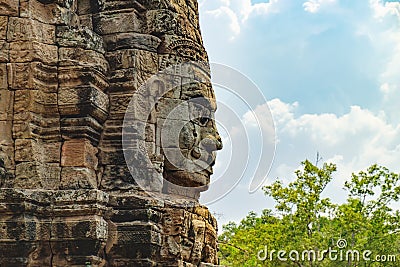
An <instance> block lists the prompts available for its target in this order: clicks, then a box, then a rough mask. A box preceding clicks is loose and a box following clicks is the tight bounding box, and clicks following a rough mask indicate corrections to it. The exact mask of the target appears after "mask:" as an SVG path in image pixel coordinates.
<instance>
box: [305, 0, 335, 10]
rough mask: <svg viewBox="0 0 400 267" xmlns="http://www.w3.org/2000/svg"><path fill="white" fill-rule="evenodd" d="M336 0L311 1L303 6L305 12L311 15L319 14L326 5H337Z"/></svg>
mask: <svg viewBox="0 0 400 267" xmlns="http://www.w3.org/2000/svg"><path fill="white" fill-rule="evenodd" d="M335 2H336V0H310V1H307V2H305V3H304V4H303V7H304V10H305V11H307V12H310V13H317V12H318V11H319V10H320V9H321V7H322V6H323V5H325V4H332V3H335Z"/></svg>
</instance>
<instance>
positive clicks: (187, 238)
mask: <svg viewBox="0 0 400 267" xmlns="http://www.w3.org/2000/svg"><path fill="white" fill-rule="evenodd" d="M198 20H199V15H198V4H197V1H196V0H0V188H1V189H0V233H1V234H0V266H6V267H9V266H32V267H33V266H37V267H39V266H214V265H215V264H218V259H217V232H216V229H217V224H216V220H215V219H214V217H213V216H212V215H211V214H210V212H209V211H208V209H207V208H205V207H203V206H201V205H199V203H198V198H199V195H200V192H202V191H205V190H207V186H208V184H209V181H210V175H211V174H212V166H213V165H214V162H215V152H216V151H217V150H219V149H221V148H222V144H221V139H220V137H219V135H218V132H217V129H216V126H215V121H214V119H213V114H214V112H215V109H216V102H215V96H214V92H213V89H212V86H211V82H210V71H209V66H208V58H207V54H206V52H205V50H204V47H203V43H202V38H201V33H200V29H199V21H198Z"/></svg>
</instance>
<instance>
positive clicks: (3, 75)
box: [0, 63, 8, 90]
mask: <svg viewBox="0 0 400 267" xmlns="http://www.w3.org/2000/svg"><path fill="white" fill-rule="evenodd" d="M7 89H8V79H7V66H6V64H1V63H0V90H7Z"/></svg>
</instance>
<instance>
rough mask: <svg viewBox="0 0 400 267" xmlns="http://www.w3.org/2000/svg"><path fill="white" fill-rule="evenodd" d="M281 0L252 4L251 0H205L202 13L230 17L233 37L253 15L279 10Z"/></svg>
mask: <svg viewBox="0 0 400 267" xmlns="http://www.w3.org/2000/svg"><path fill="white" fill-rule="evenodd" d="M278 2H279V0H270V1H269V2H265V3H256V4H252V3H251V0H217V1H216V0H204V1H202V2H200V8H201V12H200V14H202V13H204V14H208V15H211V16H213V17H214V18H217V19H224V18H228V19H229V22H228V25H229V29H230V31H231V33H232V36H231V39H233V38H235V37H236V36H238V35H239V34H240V31H241V26H242V25H243V24H244V23H246V21H247V20H248V19H249V18H250V17H251V16H257V15H265V14H268V13H270V12H278V10H279V9H278V5H277V4H278Z"/></svg>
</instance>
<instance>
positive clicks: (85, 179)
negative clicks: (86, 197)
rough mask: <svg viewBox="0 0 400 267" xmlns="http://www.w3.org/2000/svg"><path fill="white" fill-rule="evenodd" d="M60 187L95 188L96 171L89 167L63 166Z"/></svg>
mask: <svg viewBox="0 0 400 267" xmlns="http://www.w3.org/2000/svg"><path fill="white" fill-rule="evenodd" d="M60 188H61V189H63V190H65V189H97V176H96V172H95V171H94V170H93V169H91V168H79V167H63V168H62V171H61V185H60Z"/></svg>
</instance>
